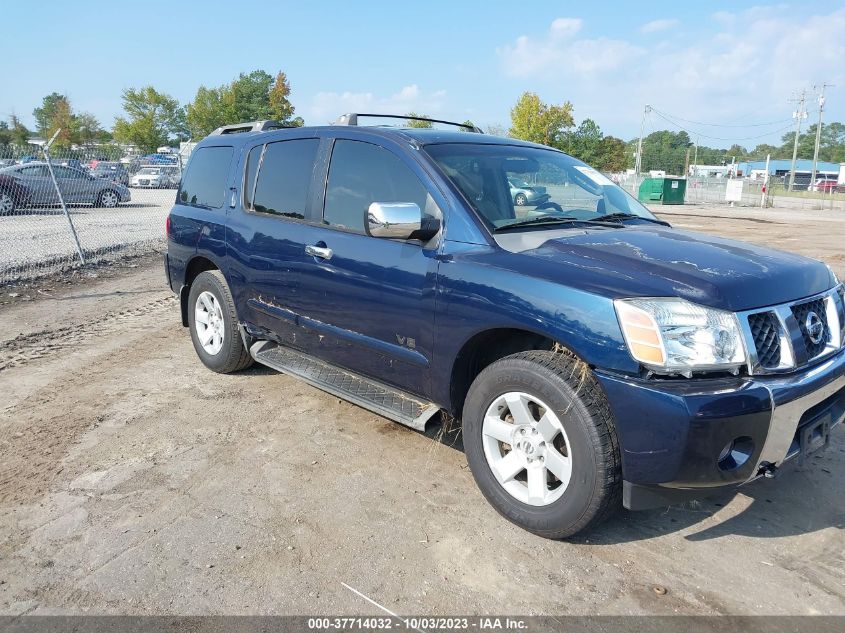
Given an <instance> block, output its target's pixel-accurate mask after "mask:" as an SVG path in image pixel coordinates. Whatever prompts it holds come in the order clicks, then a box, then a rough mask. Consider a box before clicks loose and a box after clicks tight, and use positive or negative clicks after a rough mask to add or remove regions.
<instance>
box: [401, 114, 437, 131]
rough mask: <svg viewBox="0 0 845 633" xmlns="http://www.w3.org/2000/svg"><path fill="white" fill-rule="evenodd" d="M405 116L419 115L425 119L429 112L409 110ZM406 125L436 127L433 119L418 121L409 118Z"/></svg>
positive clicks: (423, 127)
mask: <svg viewBox="0 0 845 633" xmlns="http://www.w3.org/2000/svg"><path fill="white" fill-rule="evenodd" d="M405 116H418V117H422V118H424V119H426V118H428V115H427V114H417V113H416V112H409V113H408V114H406V115H405ZM406 125H407V126H408V127H415V128H421V129H426V128H431V127H434V125H433V124H432V123H431V121H416V120H414V119H408V121H407V123H406Z"/></svg>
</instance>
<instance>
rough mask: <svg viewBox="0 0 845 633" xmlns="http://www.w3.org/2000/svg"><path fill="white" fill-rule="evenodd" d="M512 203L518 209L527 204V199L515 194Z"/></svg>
mask: <svg viewBox="0 0 845 633" xmlns="http://www.w3.org/2000/svg"><path fill="white" fill-rule="evenodd" d="M513 202H514V204H515V205H516V206H518V207H524V206H525V205H526V203H527V202H528V198H526V197H525V194H524V193H518V194H516V197H515V198H514V199H513Z"/></svg>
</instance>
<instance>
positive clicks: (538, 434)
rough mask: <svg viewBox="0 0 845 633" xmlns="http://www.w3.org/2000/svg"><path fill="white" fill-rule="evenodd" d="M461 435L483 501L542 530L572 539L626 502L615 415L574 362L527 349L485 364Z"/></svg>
mask: <svg viewBox="0 0 845 633" xmlns="http://www.w3.org/2000/svg"><path fill="white" fill-rule="evenodd" d="M463 437H464V448H465V450H466V456H467V461H468V462H469V466H470V468H471V470H472V474H473V476H474V477H475V481H476V482H477V483H478V486H479V488H481V491H482V493H483V494H484V496H485V497H486V498H487V500H488V501H490V503H491V504H492V505H493V506H494V507H495V508H496V510H498V511H499V512H500V513H501V514H502V515H503V516H505V517H506V518H507V519H509V520H510V521H512V522H514V523H516V524H517V525H519V526H521V527H523V528H525V529H526V530H529V531H531V532H534V533H535V534H538V535H540V536H545V537H548V538H565V537H568V536H573V535H575V534H577V533H578V532H581V531H584V530H587V529H590V528H591V527H593V526H595V525H597V524H598V523H600V522H601V521H602V520H604V519H605V518H606V517H607V516H609V515H610V514H611V513H612V512H614V511H615V510H616V509H618V507H619V506H620V501H621V466H620V457H619V449H618V443H617V440H616V433H615V429H614V426H613V420H612V416H611V413H610V409H609V407H608V405H607V402H606V400H605V397H604V394H603V392H602V391H601V388H600V387H599V384H598V382H597V381H596V379H595V378H594V377H593V375H592V373H591V371H590V369H589V367H588V366H587V365H586V364H584V363H582V362H581V361H580V360H578V359H576V358H574V357H571V356H567V355H564V354H561V353H555V352H545V351H531V352H521V353H519V354H514V355H512V356H508V357H506V358H503V359H501V360H499V361H497V362H495V363H493V364H492V365H490V366H489V367H487V368H486V369H485V370H484V371H482V372H481V373H480V374H479V375H478V377H477V378H476V379H475V381H474V382H473V384H472V386H471V387H470V390H469V393H468V394H467V399H466V403H465V405H464V411H463Z"/></svg>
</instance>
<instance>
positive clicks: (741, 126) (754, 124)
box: [651, 106, 792, 128]
mask: <svg viewBox="0 0 845 633" xmlns="http://www.w3.org/2000/svg"><path fill="white" fill-rule="evenodd" d="M651 109H652V110H654V111H655V112H657V113H658V114H660V115H663V116H667V117H670V118H672V119H675V120H677V121H683V122H684V123H692V124H693V125H704V126H707V127H739V128H743V127H766V126H769V125H777V124H779V123H786V122H787V121H792V119H778V120H777V121H767V122H766V123H703V122H701V121H693V120H692V119H685V118H683V117H679V116H675V115H674V114H668V113H665V112H661V111H660V110H658V109H657V108H655V107H654V106H652V108H651Z"/></svg>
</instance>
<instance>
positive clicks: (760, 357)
mask: <svg viewBox="0 0 845 633" xmlns="http://www.w3.org/2000/svg"><path fill="white" fill-rule="evenodd" d="M748 326H749V327H750V328H751V336H752V338H753V339H754V348H755V349H756V350H757V362H758V363H760V366H761V367H765V368H766V369H774V368H775V367H777V366H778V365H780V328H779V326H778V320H777V317H776V316H775V313H774V312H758V313H756V314H750V315H748Z"/></svg>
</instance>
